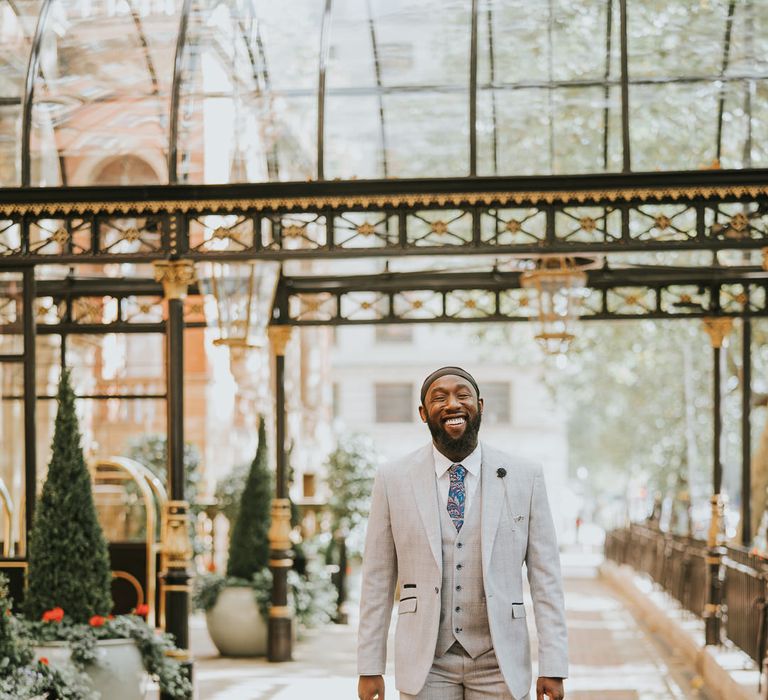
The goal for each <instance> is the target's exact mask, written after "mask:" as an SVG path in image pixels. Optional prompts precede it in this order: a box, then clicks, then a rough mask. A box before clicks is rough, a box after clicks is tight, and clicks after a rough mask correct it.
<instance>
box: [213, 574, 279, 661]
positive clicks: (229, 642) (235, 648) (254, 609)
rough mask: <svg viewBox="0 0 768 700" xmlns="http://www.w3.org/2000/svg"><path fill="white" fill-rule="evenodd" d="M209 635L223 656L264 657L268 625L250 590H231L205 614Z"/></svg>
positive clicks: (238, 588)
mask: <svg viewBox="0 0 768 700" xmlns="http://www.w3.org/2000/svg"><path fill="white" fill-rule="evenodd" d="M205 621H206V623H207V625H208V634H209V635H210V636H211V640H212V641H213V643H214V644H215V645H216V648H217V649H218V650H219V653H220V654H221V655H222V656H264V655H265V654H266V653H267V622H266V620H265V619H264V618H263V617H262V616H261V612H260V611H259V608H258V606H257V605H256V599H255V597H254V595H253V589H252V588H251V587H250V586H227V587H226V588H223V589H222V591H221V593H220V594H219V597H218V598H217V600H216V605H214V606H213V607H212V608H211V609H210V610H208V611H207V612H206V613H205Z"/></svg>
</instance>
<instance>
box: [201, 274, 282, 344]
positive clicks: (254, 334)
mask: <svg viewBox="0 0 768 700" xmlns="http://www.w3.org/2000/svg"><path fill="white" fill-rule="evenodd" d="M205 273H206V274H204V275H203V276H202V277H201V280H200V285H201V287H202V290H203V292H204V293H206V294H211V295H212V296H213V298H214V299H215V301H216V323H217V326H218V329H219V337H218V338H217V339H216V340H215V341H214V344H215V345H226V346H228V347H229V348H257V347H262V346H263V345H265V344H266V340H267V332H266V331H267V326H268V325H269V321H270V316H271V313H272V304H273V301H274V298H275V289H276V288H277V281H278V278H279V276H280V263H279V262H274V261H271V260H256V261H248V262H221V263H219V262H214V263H211V264H210V266H209V268H208V269H207V270H206V271H205Z"/></svg>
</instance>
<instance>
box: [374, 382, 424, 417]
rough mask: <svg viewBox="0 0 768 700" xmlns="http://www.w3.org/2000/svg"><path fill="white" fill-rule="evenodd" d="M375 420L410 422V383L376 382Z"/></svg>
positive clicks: (411, 404) (411, 397)
mask: <svg viewBox="0 0 768 700" xmlns="http://www.w3.org/2000/svg"><path fill="white" fill-rule="evenodd" d="M375 394H376V422H377V423H410V422H411V421H412V420H413V412H414V410H415V409H414V402H413V385H412V384H376V385H375Z"/></svg>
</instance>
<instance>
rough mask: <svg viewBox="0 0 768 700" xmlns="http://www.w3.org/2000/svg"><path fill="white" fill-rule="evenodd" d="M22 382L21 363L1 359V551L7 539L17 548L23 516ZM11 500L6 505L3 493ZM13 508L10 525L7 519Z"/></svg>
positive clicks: (4, 549) (5, 550) (0, 551)
mask: <svg viewBox="0 0 768 700" xmlns="http://www.w3.org/2000/svg"><path fill="white" fill-rule="evenodd" d="M23 386H24V366H23V365H22V364H21V363H16V362H13V363H10V362H6V363H0V443H1V444H2V446H3V449H1V450H0V482H2V483H0V542H2V545H0V554H3V553H6V554H7V553H8V551H7V549H6V547H7V544H6V543H8V542H9V541H10V542H12V543H13V545H14V549H17V548H18V542H19V538H20V537H21V533H22V523H23V518H24V508H23V506H24V402H23V401H22V400H21V399H18V398H12V397H14V396H18V395H19V393H20V392H21V391H22V390H23ZM6 496H7V497H9V500H10V502H9V503H8V504H7V505H6V504H5V503H4V502H5V497H6ZM8 507H10V509H12V510H13V514H12V517H11V526H10V530H11V531H12V532H9V528H8V525H7V522H6V517H5V516H6V515H7V512H8Z"/></svg>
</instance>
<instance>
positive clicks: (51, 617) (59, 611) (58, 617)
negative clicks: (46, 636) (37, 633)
mask: <svg viewBox="0 0 768 700" xmlns="http://www.w3.org/2000/svg"><path fill="white" fill-rule="evenodd" d="M63 619H64V609H63V608H51V609H50V610H46V611H45V612H44V613H43V622H61V621H62V620H63Z"/></svg>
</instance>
